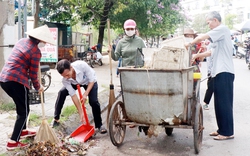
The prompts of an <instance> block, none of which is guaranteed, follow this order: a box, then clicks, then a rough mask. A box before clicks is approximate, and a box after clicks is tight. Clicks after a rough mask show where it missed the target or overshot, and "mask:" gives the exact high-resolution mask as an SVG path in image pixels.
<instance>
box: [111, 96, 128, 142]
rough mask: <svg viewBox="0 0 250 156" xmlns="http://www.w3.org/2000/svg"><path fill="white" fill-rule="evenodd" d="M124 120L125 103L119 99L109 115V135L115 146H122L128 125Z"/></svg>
mask: <svg viewBox="0 0 250 156" xmlns="http://www.w3.org/2000/svg"><path fill="white" fill-rule="evenodd" d="M123 121H125V109H124V104H123V102H121V101H118V102H116V103H114V104H113V106H112V108H111V110H110V115H109V136H110V139H111V142H112V143H113V145H115V146H120V145H121V144H122V142H123V140H124V137H125V132H126V125H125V124H124V125H123V124H122V122H123Z"/></svg>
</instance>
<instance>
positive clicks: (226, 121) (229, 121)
mask: <svg viewBox="0 0 250 156" xmlns="http://www.w3.org/2000/svg"><path fill="white" fill-rule="evenodd" d="M213 79H214V108H215V116H216V120H217V125H218V130H217V132H218V133H219V134H221V135H224V136H231V135H233V134H234V121H233V82H234V74H231V73H226V72H223V73H220V74H218V75H216V76H215V77H214V78H213Z"/></svg>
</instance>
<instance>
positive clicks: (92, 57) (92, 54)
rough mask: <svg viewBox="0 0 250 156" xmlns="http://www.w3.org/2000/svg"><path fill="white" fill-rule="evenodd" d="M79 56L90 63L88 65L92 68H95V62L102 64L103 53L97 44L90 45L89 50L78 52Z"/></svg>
mask: <svg viewBox="0 0 250 156" xmlns="http://www.w3.org/2000/svg"><path fill="white" fill-rule="evenodd" d="M78 57H79V58H80V59H81V60H84V61H85V62H87V63H88V65H89V66H90V67H92V68H94V65H95V64H98V65H99V66H102V65H103V63H102V54H101V53H100V52H99V51H98V50H97V45H95V46H93V47H91V48H90V47H89V48H88V50H87V51H84V52H82V53H78Z"/></svg>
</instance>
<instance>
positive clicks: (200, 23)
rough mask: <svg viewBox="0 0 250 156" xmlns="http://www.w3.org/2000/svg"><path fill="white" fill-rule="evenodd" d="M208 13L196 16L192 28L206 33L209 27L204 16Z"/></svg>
mask: <svg viewBox="0 0 250 156" xmlns="http://www.w3.org/2000/svg"><path fill="white" fill-rule="evenodd" d="M205 15H206V14H199V15H196V16H195V17H194V20H193V23H192V28H193V29H194V30H195V31H198V33H206V32H207V31H209V28H208V26H207V24H206V19H205V18H204V17H205Z"/></svg>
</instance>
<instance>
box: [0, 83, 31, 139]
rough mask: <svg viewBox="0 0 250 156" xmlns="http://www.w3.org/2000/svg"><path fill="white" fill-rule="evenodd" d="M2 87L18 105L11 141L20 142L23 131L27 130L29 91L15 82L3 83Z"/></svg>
mask: <svg viewBox="0 0 250 156" xmlns="http://www.w3.org/2000/svg"><path fill="white" fill-rule="evenodd" d="M1 87H2V88H3V90H4V91H5V92H6V93H7V94H8V95H9V96H10V97H11V98H12V99H13V101H14V103H15V104H16V113H17V118H16V122H15V125H14V130H13V133H12V135H11V138H10V139H11V140H14V141H19V139H20V135H21V132H22V130H23V129H26V120H27V117H28V115H29V112H30V107H29V96H28V93H29V89H28V88H27V87H25V86H24V85H22V84H20V83H18V82H14V81H9V82H1Z"/></svg>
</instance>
